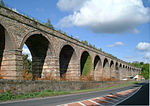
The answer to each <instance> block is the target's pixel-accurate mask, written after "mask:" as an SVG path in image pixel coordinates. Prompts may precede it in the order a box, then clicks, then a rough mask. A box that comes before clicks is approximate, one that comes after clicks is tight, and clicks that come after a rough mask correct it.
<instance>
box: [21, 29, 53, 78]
mask: <svg viewBox="0 0 150 106" xmlns="http://www.w3.org/2000/svg"><path fill="white" fill-rule="evenodd" d="M24 44H26V46H27V47H28V48H29V50H30V52H31V55H32V75H33V78H32V79H33V80H35V79H36V78H41V74H42V71H43V69H44V68H43V66H44V65H45V64H46V61H45V59H46V57H47V56H52V54H53V51H52V48H51V44H50V42H49V40H48V38H47V37H46V36H45V35H43V34H42V33H36V31H35V32H32V33H30V34H28V35H27V36H26V37H25V38H24V39H23V42H22V44H21V46H20V47H21V48H23V45H24Z"/></svg>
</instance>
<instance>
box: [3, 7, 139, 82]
mask: <svg viewBox="0 0 150 106" xmlns="http://www.w3.org/2000/svg"><path fill="white" fill-rule="evenodd" d="M0 42H1V43H0V46H1V47H0V74H1V75H4V76H3V77H4V78H5V79H21V73H22V71H23V66H22V65H23V62H22V48H23V45H24V44H26V45H27V46H28V48H29V49H30V52H31V54H32V63H33V65H32V70H33V77H34V78H35V77H36V76H38V77H42V78H43V77H45V73H46V74H48V73H51V74H52V75H53V77H54V78H56V79H60V77H62V75H63V74H66V78H68V79H69V78H71V79H72V80H79V78H80V76H81V69H80V67H81V64H80V61H81V55H82V54H83V52H85V51H86V52H88V54H89V55H90V56H91V58H92V62H93V65H92V66H93V68H92V70H91V73H90V75H91V76H93V79H95V80H99V79H101V78H106V79H109V78H116V79H122V78H124V77H127V76H130V75H132V76H135V75H136V74H138V73H139V72H140V70H141V69H139V68H136V67H133V66H131V65H130V64H128V63H126V62H124V61H122V60H118V59H116V58H114V57H112V56H110V55H108V54H106V53H104V52H101V51H99V50H97V49H94V48H91V47H89V46H87V45H85V44H83V43H81V42H79V41H77V40H75V39H73V38H71V37H68V36H66V35H64V34H62V33H60V32H57V31H55V30H53V29H50V28H48V27H46V26H44V25H42V24H40V23H38V22H36V21H33V20H31V19H29V18H27V17H25V16H22V15H20V14H18V13H16V12H14V11H12V10H9V9H7V8H4V7H0ZM96 57H97V58H96ZM95 59H97V60H95ZM116 63H117V65H116ZM120 64H121V65H120ZM123 66H124V68H123ZM131 69H134V71H133V72H131ZM5 73H6V74H5Z"/></svg>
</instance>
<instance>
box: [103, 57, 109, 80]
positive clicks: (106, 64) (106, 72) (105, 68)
mask: <svg viewBox="0 0 150 106" xmlns="http://www.w3.org/2000/svg"><path fill="white" fill-rule="evenodd" d="M103 78H110V66H109V62H108V59H107V58H105V59H104V62H103Z"/></svg>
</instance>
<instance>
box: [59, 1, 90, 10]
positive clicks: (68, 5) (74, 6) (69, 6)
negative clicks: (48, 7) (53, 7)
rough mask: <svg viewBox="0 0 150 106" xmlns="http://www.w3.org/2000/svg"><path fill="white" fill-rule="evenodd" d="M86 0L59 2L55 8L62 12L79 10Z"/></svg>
mask: <svg viewBox="0 0 150 106" xmlns="http://www.w3.org/2000/svg"><path fill="white" fill-rule="evenodd" d="M86 1H87V0H59V1H58V2H57V6H58V8H59V9H60V10H62V11H70V10H73V11H76V10H79V9H80V8H81V7H82V5H83V4H84V2H86Z"/></svg>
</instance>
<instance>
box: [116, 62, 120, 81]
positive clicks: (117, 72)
mask: <svg viewBox="0 0 150 106" xmlns="http://www.w3.org/2000/svg"><path fill="white" fill-rule="evenodd" d="M115 70H116V79H119V78H120V75H119V64H118V62H116V64H115Z"/></svg>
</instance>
